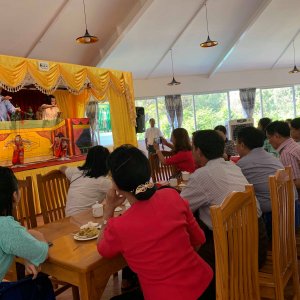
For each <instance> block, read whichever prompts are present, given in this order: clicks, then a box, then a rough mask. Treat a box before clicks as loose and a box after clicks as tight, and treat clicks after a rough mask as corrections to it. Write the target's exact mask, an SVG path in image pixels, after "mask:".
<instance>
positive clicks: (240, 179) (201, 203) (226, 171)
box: [181, 158, 261, 229]
mask: <svg viewBox="0 0 300 300" xmlns="http://www.w3.org/2000/svg"><path fill="white" fill-rule="evenodd" d="M247 184H249V183H248V181H247V179H246V178H245V176H244V175H243V173H242V171H241V169H240V168H239V167H238V166H236V165H235V164H233V163H232V162H229V161H225V160H224V158H217V159H212V160H210V161H208V162H207V163H206V165H205V166H204V167H202V168H199V169H197V170H196V171H195V172H194V173H193V174H191V176H190V179H189V181H188V184H187V186H186V187H185V188H184V189H183V191H182V192H181V197H182V198H184V199H186V200H188V202H189V204H190V207H191V210H192V211H193V212H196V211H198V214H199V218H200V220H201V221H203V222H204V223H205V224H206V225H207V226H208V228H210V229H212V223H211V217H210V210H209V208H210V206H212V205H219V204H221V203H222V202H223V201H224V199H225V198H226V197H227V196H228V195H229V194H230V193H231V192H233V191H237V192H243V191H244V190H245V185H247ZM256 204H257V215H258V217H260V216H261V209H260V206H259V203H258V201H257V200H256Z"/></svg>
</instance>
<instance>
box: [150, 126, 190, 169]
mask: <svg viewBox="0 0 300 300" xmlns="http://www.w3.org/2000/svg"><path fill="white" fill-rule="evenodd" d="M171 142H172V143H169V142H168V141H167V140H165V139H163V140H162V143H163V144H164V145H166V146H168V147H169V148H171V149H172V151H173V153H174V155H173V156H172V157H170V158H165V157H164V156H163V154H162V153H161V151H160V150H159V144H156V143H154V144H153V147H154V149H155V150H156V154H157V156H158V158H159V160H160V161H161V163H162V164H166V165H175V166H176V168H177V170H178V171H186V172H189V173H193V172H194V171H195V170H196V164H195V161H194V158H193V154H192V144H191V140H190V138H189V134H188V132H187V131H186V129H184V128H176V129H174V130H173V132H172V135H171Z"/></svg>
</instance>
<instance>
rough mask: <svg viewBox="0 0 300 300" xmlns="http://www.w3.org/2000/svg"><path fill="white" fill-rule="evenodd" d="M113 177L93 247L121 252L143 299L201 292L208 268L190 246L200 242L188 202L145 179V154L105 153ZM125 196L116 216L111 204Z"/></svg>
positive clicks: (130, 150)
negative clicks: (123, 208)
mask: <svg viewBox="0 0 300 300" xmlns="http://www.w3.org/2000/svg"><path fill="white" fill-rule="evenodd" d="M108 167H109V170H110V172H111V175H112V178H113V187H112V188H111V189H110V190H109V192H108V194H107V199H106V206H105V210H104V217H103V218H104V222H103V228H104V229H103V230H102V233H101V235H100V237H99V241H98V251H99V253H100V255H102V256H103V257H107V258H110V257H113V256H115V255H118V254H122V255H123V256H124V258H125V259H126V261H127V263H128V265H129V267H130V268H131V269H132V270H133V271H134V272H136V273H137V275H138V278H139V281H140V284H141V288H142V291H143V294H144V298H145V299H146V300H147V299H148V300H158V299H173V300H182V299H185V300H192V299H198V298H199V297H201V298H199V299H209V298H204V297H205V296H206V295H205V294H203V293H205V290H206V289H207V287H208V285H209V283H210V282H211V279H212V276H213V272H212V270H211V268H210V267H209V265H208V264H207V263H206V262H205V261H204V260H203V259H202V258H201V257H199V255H198V254H197V252H196V250H197V249H199V247H200V246H201V245H202V244H203V243H205V236H204V233H203V231H202V230H201V229H200V227H199V225H198V224H197V222H196V220H195V218H194V216H193V214H192V212H191V210H190V208H189V205H188V202H187V201H185V200H183V199H182V198H181V197H180V195H179V194H178V192H177V191H176V190H174V189H170V188H166V189H162V190H156V188H155V186H154V185H153V184H152V183H151V182H149V180H150V175H151V169H150V165H149V161H148V159H147V157H146V156H145V155H144V154H143V152H141V151H140V150H139V149H137V148H135V147H133V146H126V145H124V146H121V147H119V148H117V149H116V150H114V151H113V152H112V154H111V155H110V156H109V159H108ZM125 199H127V200H128V201H129V203H130V204H131V207H130V208H129V209H128V210H127V211H126V212H125V213H124V214H123V215H122V216H119V217H116V218H115V217H114V210H115V208H116V207H117V206H119V205H120V204H122V203H123V202H124V200H125Z"/></svg>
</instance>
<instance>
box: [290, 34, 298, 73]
mask: <svg viewBox="0 0 300 300" xmlns="http://www.w3.org/2000/svg"><path fill="white" fill-rule="evenodd" d="M293 49H294V68H293V69H292V70H291V71H289V74H296V73H299V72H300V70H299V69H298V68H297V66H296V51H295V40H293Z"/></svg>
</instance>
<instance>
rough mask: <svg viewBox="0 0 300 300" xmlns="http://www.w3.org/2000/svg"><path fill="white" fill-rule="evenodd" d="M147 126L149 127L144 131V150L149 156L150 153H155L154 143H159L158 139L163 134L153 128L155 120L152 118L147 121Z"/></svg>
mask: <svg viewBox="0 0 300 300" xmlns="http://www.w3.org/2000/svg"><path fill="white" fill-rule="evenodd" d="M149 124H150V126H151V127H150V128H148V129H147V130H146V133H145V143H146V148H147V150H148V154H149V155H150V154H152V153H155V149H154V148H153V144H154V142H156V143H158V144H159V142H160V141H159V140H158V139H160V138H161V137H162V136H163V134H162V133H161V131H160V130H159V129H158V128H157V127H154V125H155V120H154V119H153V118H151V119H150V120H149Z"/></svg>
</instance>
